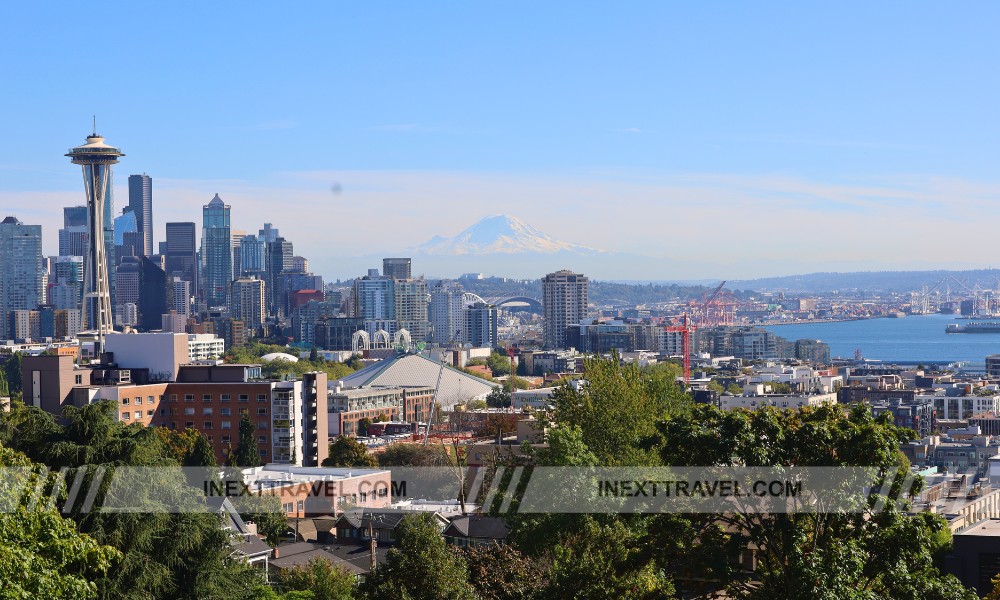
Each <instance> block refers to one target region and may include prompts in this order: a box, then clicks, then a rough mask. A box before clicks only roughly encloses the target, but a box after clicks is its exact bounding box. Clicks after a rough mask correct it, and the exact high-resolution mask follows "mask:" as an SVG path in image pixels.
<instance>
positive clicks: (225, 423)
mask: <svg viewBox="0 0 1000 600" xmlns="http://www.w3.org/2000/svg"><path fill="white" fill-rule="evenodd" d="M232 428H233V422H232V421H223V422H222V423H219V429H232Z"/></svg>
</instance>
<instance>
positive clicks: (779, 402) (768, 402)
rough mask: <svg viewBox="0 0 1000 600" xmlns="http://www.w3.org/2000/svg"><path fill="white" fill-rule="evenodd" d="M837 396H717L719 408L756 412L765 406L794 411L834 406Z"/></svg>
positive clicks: (832, 394) (830, 394)
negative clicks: (807, 407) (827, 405)
mask: <svg viewBox="0 0 1000 600" xmlns="http://www.w3.org/2000/svg"><path fill="white" fill-rule="evenodd" d="M836 403H837V394H834V393H829V394H761V395H752V396H730V395H729V394H723V395H721V396H719V408H722V409H723V410H731V409H734V408H744V409H748V410H756V409H758V408H763V407H765V406H771V407H774V408H788V409H796V408H803V407H806V406H822V405H823V404H836Z"/></svg>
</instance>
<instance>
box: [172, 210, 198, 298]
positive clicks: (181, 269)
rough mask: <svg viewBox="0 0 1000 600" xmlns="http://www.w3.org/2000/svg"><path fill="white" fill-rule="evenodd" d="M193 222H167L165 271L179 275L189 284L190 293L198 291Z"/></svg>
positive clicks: (196, 253) (195, 228) (194, 227)
mask: <svg viewBox="0 0 1000 600" xmlns="http://www.w3.org/2000/svg"><path fill="white" fill-rule="evenodd" d="M196 230H197V226H196V225H195V224H194V223H191V222H186V223H167V243H166V245H167V248H166V259H167V273H168V274H170V275H171V276H173V277H180V278H181V279H182V280H184V281H186V282H188V283H189V284H190V286H191V290H190V291H191V293H192V294H197V293H198V249H197V245H196V243H195V239H196V235H195V231H196Z"/></svg>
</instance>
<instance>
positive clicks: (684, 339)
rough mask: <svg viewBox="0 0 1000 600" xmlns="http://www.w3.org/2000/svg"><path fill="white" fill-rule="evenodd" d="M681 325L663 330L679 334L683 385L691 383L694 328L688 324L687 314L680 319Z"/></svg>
mask: <svg viewBox="0 0 1000 600" xmlns="http://www.w3.org/2000/svg"><path fill="white" fill-rule="evenodd" d="M681 322H682V323H683V324H682V325H671V326H669V327H666V328H664V330H665V331H667V332H671V333H680V334H681V354H683V361H684V362H683V364H684V384H685V385H687V384H689V383H691V332H693V331H694V329H695V328H694V326H693V325H689V324H688V316H687V313H685V314H684V316H683V317H682V319H681Z"/></svg>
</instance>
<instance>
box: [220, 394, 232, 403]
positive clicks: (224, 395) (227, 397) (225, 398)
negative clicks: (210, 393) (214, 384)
mask: <svg viewBox="0 0 1000 600" xmlns="http://www.w3.org/2000/svg"><path fill="white" fill-rule="evenodd" d="M230 398H231V396H230V395H229V394H221V395H220V396H219V399H220V400H222V401H223V402H229V399H230Z"/></svg>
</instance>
